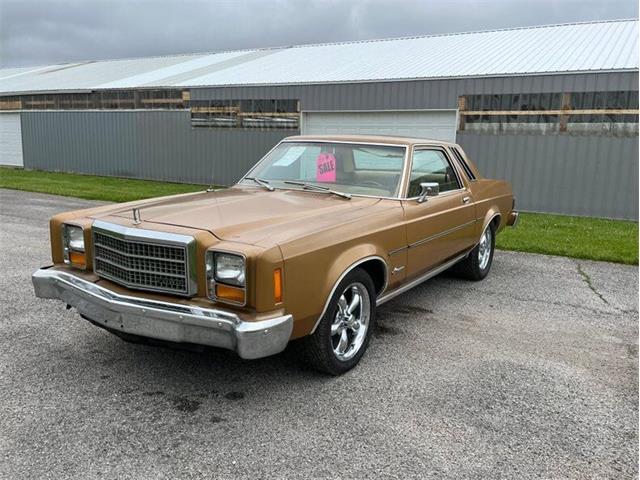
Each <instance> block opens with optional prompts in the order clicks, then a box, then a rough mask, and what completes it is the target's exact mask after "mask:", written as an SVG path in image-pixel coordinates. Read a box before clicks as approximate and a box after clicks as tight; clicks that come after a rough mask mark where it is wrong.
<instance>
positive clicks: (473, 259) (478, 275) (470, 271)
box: [454, 222, 496, 282]
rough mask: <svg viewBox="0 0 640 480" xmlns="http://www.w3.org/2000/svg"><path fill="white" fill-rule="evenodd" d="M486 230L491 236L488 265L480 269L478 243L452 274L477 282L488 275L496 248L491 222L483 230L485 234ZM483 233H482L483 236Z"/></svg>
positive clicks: (494, 232) (494, 233)
mask: <svg viewBox="0 0 640 480" xmlns="http://www.w3.org/2000/svg"><path fill="white" fill-rule="evenodd" d="M487 230H488V231H489V232H490V234H491V242H490V244H491V247H490V248H491V250H490V251H489V261H488V263H487V264H486V265H485V266H484V268H483V267H482V265H481V261H480V248H481V245H480V243H478V245H476V246H475V248H474V249H473V250H471V252H469V255H467V256H466V257H465V258H464V259H463V260H461V261H460V263H458V264H457V265H456V266H455V267H454V272H455V273H456V274H458V275H459V276H461V277H463V278H466V279H468V280H473V281H476V282H477V281H479V280H482V279H484V278H485V277H486V276H487V275H488V274H489V270H491V264H492V263H493V252H494V250H495V246H496V227H495V225H494V224H493V222H491V223H490V224H489V225H487V227H486V228H485V232H486V231H487ZM485 232H482V234H483V236H484V233H485Z"/></svg>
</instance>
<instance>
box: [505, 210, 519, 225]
mask: <svg viewBox="0 0 640 480" xmlns="http://www.w3.org/2000/svg"><path fill="white" fill-rule="evenodd" d="M518 220H520V212H517V211H515V210H513V211H512V212H511V213H510V214H509V217H508V218H507V226H509V227H515V226H517V225H518Z"/></svg>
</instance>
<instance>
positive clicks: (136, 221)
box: [133, 208, 142, 225]
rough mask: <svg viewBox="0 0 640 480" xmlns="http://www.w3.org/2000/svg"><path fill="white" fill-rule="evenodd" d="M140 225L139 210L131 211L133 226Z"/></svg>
mask: <svg viewBox="0 0 640 480" xmlns="http://www.w3.org/2000/svg"><path fill="white" fill-rule="evenodd" d="M141 223H142V220H140V209H139V208H134V209H133V224H134V225H140V224H141Z"/></svg>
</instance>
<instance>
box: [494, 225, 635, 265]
mask: <svg viewBox="0 0 640 480" xmlns="http://www.w3.org/2000/svg"><path fill="white" fill-rule="evenodd" d="M496 247H497V248H500V249H502V250H515V251H518V252H531V253H544V254H548V255H561V256H564V257H572V258H581V259H587V260H603V261H607V262H617V263H626V264H629V265H638V223H637V222H629V221H624V220H606V219H602V218H588V217H570V216H566V215H549V214H543V213H521V214H520V222H519V223H518V226H517V227H516V228H506V229H505V230H503V231H502V233H500V234H499V235H498V236H497V240H496Z"/></svg>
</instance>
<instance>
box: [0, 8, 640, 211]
mask: <svg viewBox="0 0 640 480" xmlns="http://www.w3.org/2000/svg"><path fill="white" fill-rule="evenodd" d="M638 56H639V53H638V21H637V20H621V21H607V22H593V23H578V24H566V25H550V26H541V27H531V28H517V29H507V30H495V31H484V32H471V33H462V34H450V35H435V36H424V37H412V38H400V39H388V40H375V41H362V42H346V43H334V44H322V45H303V46H294V47H283V48H271V49H257V50H243V51H233V52H221V53H211V54H193V55H173V56H166V57H157V58H143V59H127V60H112V61H99V62H81V63H73V64H63V65H50V66H43V67H29V68H10V69H3V70H0V140H1V141H0V163H2V164H8V165H17V166H24V167H25V168H33V169H43V170H56V171H70V172H81V173H91V174H98V175H115V176H122V177H134V178H148V179H159V180H172V181H179V182H196V183H215V184H224V185H228V184H232V183H233V182H234V181H235V180H237V179H238V178H239V177H240V176H241V175H242V174H244V173H245V172H246V171H247V170H248V168H249V167H250V166H251V165H252V164H253V163H255V161H256V160H258V159H259V158H260V156H261V155H262V154H264V153H265V152H266V151H267V150H268V149H269V148H270V147H271V146H273V145H274V144H275V143H276V142H277V141H278V140H279V139H281V138H283V137H286V136H289V135H295V134H298V133H300V132H302V133H338V132H339V133H377V134H398V135H411V136H420V137H426V138H437V139H445V140H450V141H456V142H458V143H460V144H461V145H462V146H463V147H464V148H465V150H466V151H467V152H468V153H469V154H470V156H471V157H472V158H474V159H475V161H476V162H477V163H478V165H479V167H480V169H481V171H482V172H483V174H484V175H486V176H491V177H496V178H506V179H508V180H510V181H511V182H512V184H513V187H514V191H515V193H516V196H517V198H518V204H519V207H520V208H521V209H522V210H527V211H539V212H556V213H564V214H574V215H590V216H600V217H611V218H626V219H634V220H637V219H638V64H639V61H638Z"/></svg>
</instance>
